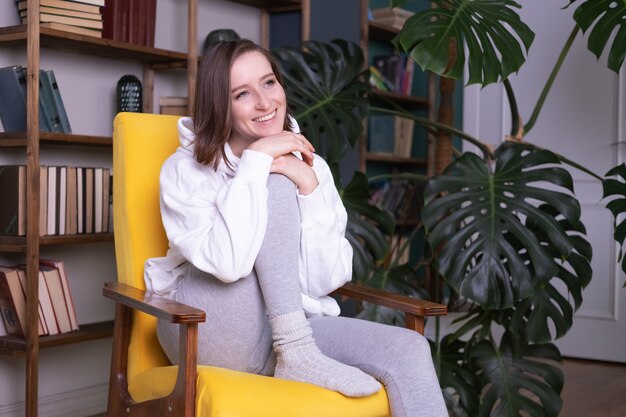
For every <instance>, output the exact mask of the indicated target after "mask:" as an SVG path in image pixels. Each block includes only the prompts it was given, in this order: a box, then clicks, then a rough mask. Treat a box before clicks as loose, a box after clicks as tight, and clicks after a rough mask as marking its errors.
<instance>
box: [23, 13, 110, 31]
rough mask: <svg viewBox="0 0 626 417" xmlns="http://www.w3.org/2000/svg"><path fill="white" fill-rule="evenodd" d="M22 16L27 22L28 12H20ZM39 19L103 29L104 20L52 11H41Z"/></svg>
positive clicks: (43, 21)
mask: <svg viewBox="0 0 626 417" xmlns="http://www.w3.org/2000/svg"><path fill="white" fill-rule="evenodd" d="M20 17H21V18H22V24H26V19H27V17H26V13H24V12H20ZM39 20H40V21H41V22H42V23H46V22H55V23H62V24H64V25H70V26H78V27H83V28H88V29H99V30H102V22H101V21H98V20H91V19H82V18H78V17H68V16H61V15H57V14H50V13H39Z"/></svg>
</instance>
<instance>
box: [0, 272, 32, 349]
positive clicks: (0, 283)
mask: <svg viewBox="0 0 626 417" xmlns="http://www.w3.org/2000/svg"><path fill="white" fill-rule="evenodd" d="M0 313H1V314H2V320H3V321H4V327H5V328H6V331H7V333H8V334H11V335H15V336H20V337H24V334H25V329H26V299H25V298H24V294H23V293H22V288H21V286H20V281H19V277H18V275H17V270H16V269H15V268H7V267H4V266H0Z"/></svg>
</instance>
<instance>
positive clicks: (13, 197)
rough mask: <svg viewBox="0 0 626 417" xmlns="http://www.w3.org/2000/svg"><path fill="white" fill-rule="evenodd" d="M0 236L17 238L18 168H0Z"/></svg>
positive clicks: (10, 166)
mask: <svg viewBox="0 0 626 417" xmlns="http://www.w3.org/2000/svg"><path fill="white" fill-rule="evenodd" d="M0 190H2V194H3V195H2V204H0V234H2V235H4V236H17V235H18V232H19V198H20V197H19V193H20V191H19V166H18V165H5V166H0Z"/></svg>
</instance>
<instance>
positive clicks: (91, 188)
mask: <svg viewBox="0 0 626 417" xmlns="http://www.w3.org/2000/svg"><path fill="white" fill-rule="evenodd" d="M0 190H1V192H2V195H3V197H4V198H3V204H0V234H1V235H4V236H24V235H26V166H25V165H4V166H0ZM110 204H111V176H110V169H109V168H100V167H70V166H41V170H40V181H39V234H40V235H41V236H45V235H75V234H88V233H104V232H108V231H109V230H110V225H111V219H110V217H111V214H112V213H111V209H110Z"/></svg>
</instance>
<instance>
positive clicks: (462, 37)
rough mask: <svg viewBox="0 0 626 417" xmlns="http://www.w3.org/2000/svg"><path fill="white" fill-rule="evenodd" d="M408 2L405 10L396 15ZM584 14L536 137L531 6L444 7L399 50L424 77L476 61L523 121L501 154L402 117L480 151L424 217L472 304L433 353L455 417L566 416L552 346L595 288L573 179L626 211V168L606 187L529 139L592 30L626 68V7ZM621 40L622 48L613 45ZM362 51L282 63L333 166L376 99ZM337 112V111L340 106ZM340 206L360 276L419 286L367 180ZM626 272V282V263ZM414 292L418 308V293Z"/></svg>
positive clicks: (598, 6)
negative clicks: (522, 92)
mask: <svg viewBox="0 0 626 417" xmlns="http://www.w3.org/2000/svg"><path fill="white" fill-rule="evenodd" d="M405 2H406V0H393V1H391V5H392V6H394V7H395V6H400V5H402V4H403V3H405ZM574 3H576V4H575V5H574V6H575V7H576V12H575V13H574V19H575V28H574V30H573V31H572V33H571V35H570V37H569V39H568V41H567V43H566V45H565V46H564V48H563V52H562V53H561V55H560V56H559V57H558V59H557V62H556V64H555V67H554V70H553V72H552V74H551V75H550V77H549V79H548V81H547V83H546V87H545V88H544V91H543V92H542V94H541V96H540V98H539V100H538V105H537V106H536V108H535V110H534V111H533V114H532V116H531V118H530V119H529V122H528V123H527V124H526V125H525V126H524V125H522V124H521V123H520V122H519V115H518V111H517V107H516V103H515V97H514V93H513V89H512V88H511V86H510V83H509V82H508V80H507V78H508V76H509V75H510V74H512V73H514V72H516V71H517V70H518V69H519V68H520V67H521V66H522V64H523V63H524V61H525V53H524V51H527V50H528V48H530V47H531V44H532V41H533V38H534V35H533V33H532V31H531V29H530V28H529V27H528V26H527V25H526V24H525V23H524V22H523V21H522V20H521V19H520V17H519V15H518V14H517V12H516V9H517V8H519V7H521V6H520V5H519V4H517V3H516V2H514V1H512V0H502V1H493V0H435V1H434V2H433V7H432V8H430V9H427V10H425V11H423V12H420V13H416V14H415V15H414V16H413V17H411V18H410V19H409V20H408V21H407V22H406V24H405V26H404V28H403V29H402V31H401V32H400V34H399V35H398V37H397V38H396V39H395V40H394V43H395V45H396V46H397V47H398V48H399V49H401V50H403V51H406V52H408V53H410V55H411V57H412V58H413V59H415V60H416V62H417V63H418V64H419V65H420V66H421V67H422V68H423V69H425V70H429V71H433V72H435V73H437V74H439V75H441V76H444V77H452V78H456V79H460V78H461V77H462V73H463V68H464V67H465V61H466V60H467V61H468V62H469V69H468V74H469V78H468V80H467V81H468V83H479V84H482V85H487V84H489V83H494V82H503V83H505V86H506V91H507V95H508V98H509V104H510V105H511V111H512V115H513V117H512V120H513V125H512V126H511V137H510V140H508V141H506V142H504V143H502V144H501V145H500V146H499V147H498V148H497V149H496V150H495V151H494V150H492V149H491V148H490V147H489V146H487V145H485V144H483V143H482V142H481V141H480V140H479V139H477V138H473V137H471V136H470V135H468V134H466V133H464V132H462V131H459V130H456V129H454V128H452V127H450V126H446V125H444V124H440V123H436V122H432V121H430V120H426V119H422V118H419V117H416V116H413V115H411V114H409V113H405V114H403V115H404V116H407V117H411V118H413V119H414V120H415V121H416V122H417V123H420V124H422V125H424V126H425V127H427V128H428V129H430V130H432V131H436V132H444V133H448V134H451V135H456V136H458V137H460V138H462V139H464V140H467V141H470V142H471V143H473V144H475V145H477V147H478V148H479V149H480V150H481V152H482V155H476V154H473V153H464V154H462V155H461V156H459V157H458V158H456V159H455V160H453V161H451V163H450V165H449V166H448V167H447V168H446V169H445V170H444V171H443V172H442V174H441V175H438V176H436V177H434V178H431V179H430V180H429V182H428V186H427V188H426V191H425V197H426V201H425V207H424V210H423V211H422V219H423V222H424V225H425V229H426V232H427V237H428V241H429V243H430V247H431V252H432V265H433V266H434V267H435V268H436V269H437V271H438V272H439V273H440V274H441V276H442V277H443V280H444V281H445V283H446V285H448V286H449V288H450V289H451V290H452V291H454V292H456V293H458V294H460V295H461V296H463V297H465V298H467V299H469V300H471V302H472V303H473V306H472V308H471V309H470V310H469V311H468V312H467V313H466V314H465V315H464V316H463V317H461V318H460V319H459V320H458V321H457V325H458V330H457V331H455V332H453V333H451V334H448V335H445V336H443V337H437V338H436V340H434V341H433V353H434V357H435V362H436V365H437V368H438V371H439V375H440V382H441V385H442V389H443V391H444V395H445V397H446V401H447V403H448V407H449V409H450V411H451V413H452V414H453V415H455V416H457V415H458V416H462V415H469V416H475V415H481V416H482V415H484V416H488V415H494V416H521V415H532V416H556V415H558V413H559V411H560V409H561V400H560V392H561V389H562V386H563V374H562V372H561V371H560V369H559V368H558V366H557V362H558V361H560V353H559V350H558V349H557V348H556V346H555V345H554V343H553V341H554V340H555V339H556V338H558V337H561V336H563V335H564V334H565V333H566V332H567V331H568V330H569V329H570V327H571V325H572V321H573V313H574V311H575V310H576V309H577V308H579V307H580V304H581V302H582V290H583V289H584V288H585V287H586V286H587V284H588V283H589V282H590V279H591V267H590V260H591V256H592V250H591V246H590V244H589V242H588V241H587V239H586V237H585V227H584V225H583V223H582V222H581V219H580V212H581V211H580V203H579V201H578V199H577V198H576V196H575V195H574V191H573V182H572V178H571V175H570V174H569V172H568V169H567V168H568V167H575V168H577V169H582V170H584V171H585V172H587V173H588V174H589V175H592V176H593V177H595V178H597V179H598V180H603V182H604V185H605V195H606V196H609V195H618V196H619V197H622V198H619V199H617V200H614V202H611V203H609V206H608V207H609V209H611V211H612V212H613V213H614V215H615V216H616V219H617V217H618V216H619V214H620V213H623V212H624V211H626V210H625V208H626V203H624V201H626V198H624V197H626V192H625V188H626V187H624V185H623V181H624V180H626V166H621V167H617V168H615V169H613V170H611V171H610V172H609V173H607V178H606V179H603V178H602V177H600V176H598V175H597V174H595V173H593V172H591V171H589V170H586V169H585V168H584V167H582V166H581V165H578V164H576V163H575V162H573V161H570V160H568V159H567V158H565V157H563V156H562V155H559V154H558V153H555V152H552V151H549V150H547V149H542V148H540V147H539V146H537V145H533V144H530V143H527V142H524V140H523V138H524V134H525V133H526V132H528V130H530V128H532V126H533V124H534V121H535V120H536V119H537V115H538V114H539V112H540V110H541V106H542V104H543V102H544V100H545V97H546V96H547V94H548V92H549V90H550V87H551V85H552V83H553V81H554V78H555V77H556V74H557V73H558V71H559V69H560V67H561V65H562V63H563V60H564V57H565V56H566V54H567V52H568V51H569V48H570V46H571V44H572V41H573V39H574V38H575V37H576V36H577V35H578V33H579V32H580V31H581V30H582V31H583V32H586V33H589V43H588V46H589V49H590V50H591V51H592V52H593V53H594V54H595V55H596V56H598V57H599V56H600V54H601V53H602V51H603V50H604V49H605V48H608V49H609V50H610V52H609V54H608V63H607V65H608V67H609V68H610V69H612V70H613V71H616V72H617V71H618V70H619V68H620V67H621V65H622V62H623V59H624V55H625V53H626V27H622V26H621V22H622V21H623V19H624V18H626V3H624V2H615V1H612V0H578V1H574V0H572V1H570V2H569V6H572V5H573V4H574ZM574 6H572V7H574ZM614 31H617V35H616V36H615V37H614V38H611V36H610V35H611V33H613V32H614ZM609 39H611V40H610V42H609ZM451 45H452V46H453V47H455V48H456V50H457V54H456V59H455V60H451V59H450V58H449V52H450V49H449V48H450V46H451ZM357 49H358V48H356V47H355V46H353V45H349V44H347V43H341V42H339V43H334V44H332V45H324V46H322V45H320V44H315V43H309V44H307V46H306V48H305V50H304V52H301V51H295V50H281V51H279V52H277V54H278V56H279V58H280V60H281V61H282V62H283V64H284V67H285V70H286V73H287V82H288V86H287V87H288V88H287V92H288V94H289V95H290V99H291V102H292V103H294V102H295V109H294V110H295V111H294V113H295V116H296V118H297V119H298V120H301V118H303V119H306V120H307V122H305V124H304V126H305V128H306V127H309V130H307V134H308V135H311V133H312V132H315V131H317V130H316V129H311V128H312V127H319V126H322V129H321V130H319V131H320V132H322V133H321V136H319V137H315V138H314V139H319V140H320V142H321V143H325V144H326V145H325V146H326V148H324V146H322V149H324V152H325V153H326V155H327V157H328V159H329V162H330V163H331V164H334V163H336V162H337V161H338V160H339V157H340V155H341V154H342V149H345V147H347V146H349V145H352V144H353V142H350V141H352V140H356V138H357V137H358V134H359V133H360V126H361V124H360V118H361V117H362V116H363V114H364V110H365V108H366V103H365V101H364V99H363V97H364V95H366V94H368V87H367V85H365V84H364V83H363V82H362V78H361V77H362V76H363V73H362V68H363V60H362V55H361V54H360V53H359V52H358V50H357ZM466 50H467V58H466V56H465V52H464V51H466ZM339 74H346V76H345V77H343V76H342V75H339ZM312 86H315V87H313V90H311V87H312ZM327 86H332V87H327ZM311 91H315V92H314V93H312V92H311ZM329 103H334V105H336V106H337V107H336V108H333V107H328V106H329V105H330V104H329ZM381 110H382V109H381ZM392 112H395V113H396V114H398V113H402V112H401V110H393V111H392ZM307 123H308V125H307ZM314 135H315V134H314ZM324 137H325V138H326V139H324ZM346 138H349V139H348V141H347V142H346ZM335 172H337V170H335ZM336 178H337V177H336ZM620 178H621V180H620ZM538 182H541V183H543V184H549V185H550V189H549V190H548V189H547V188H545V187H542V186H538V185H537V183H538ZM342 194H343V197H344V202H345V204H346V206H347V208H348V210H349V213H350V218H349V221H350V226H349V232H350V239H351V242H352V243H353V246H354V247H355V277H356V278H358V279H360V280H363V281H367V280H370V282H372V279H373V280H374V281H373V282H375V283H377V284H379V285H389V283H396V282H398V283H406V282H410V277H409V279H407V276H408V275H410V274H408V275H407V274H403V271H402V267H403V266H402V265H397V264H396V263H394V262H393V261H392V260H391V259H393V257H392V256H390V254H389V253H390V252H389V235H390V234H391V230H392V228H393V223H392V222H393V221H392V219H391V217H390V216H389V215H388V213H385V212H384V211H381V210H379V209H377V208H375V207H372V206H371V205H370V204H368V202H367V197H368V192H367V180H366V178H365V177H364V176H363V174H360V173H357V174H355V177H354V178H353V181H352V182H351V183H350V185H348V187H346V189H344V190H342ZM364 219H365V220H364ZM374 226H377V227H374ZM615 238H616V240H617V241H618V242H619V243H622V242H624V239H625V238H626V223H622V224H621V225H620V226H618V227H617V228H616V235H615ZM385 259H386V260H387V261H388V262H384V260H385ZM381 260H382V261H381ZM622 267H623V269H624V270H625V271H626V261H624V263H623V264H622ZM404 272H406V270H405V271H404ZM557 283H558V285H560V286H561V287H563V288H566V290H567V292H568V295H569V297H568V298H565V297H563V296H562V295H561V294H560V293H559V291H557V289H556V286H557ZM400 290H402V291H407V289H406V288H405V287H403V288H401V289H400ZM413 292H414V293H415V295H419V291H418V290H414V291H413ZM494 329H497V330H499V331H497V332H494ZM551 329H553V330H552V331H551Z"/></svg>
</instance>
